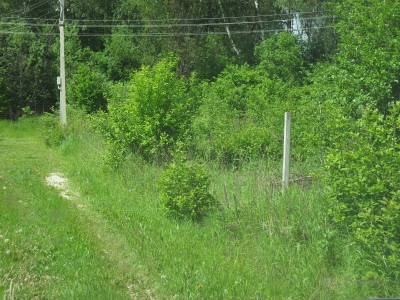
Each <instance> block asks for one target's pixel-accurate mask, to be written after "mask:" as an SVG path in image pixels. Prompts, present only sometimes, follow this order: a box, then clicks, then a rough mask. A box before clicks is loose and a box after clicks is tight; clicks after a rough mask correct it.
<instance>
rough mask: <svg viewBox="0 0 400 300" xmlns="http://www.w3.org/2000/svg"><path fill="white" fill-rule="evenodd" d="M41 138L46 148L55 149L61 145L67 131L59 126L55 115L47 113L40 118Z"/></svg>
mask: <svg viewBox="0 0 400 300" xmlns="http://www.w3.org/2000/svg"><path fill="white" fill-rule="evenodd" d="M42 126H43V138H44V141H45V143H46V145H47V146H49V147H57V146H60V145H61V144H62V142H63V141H64V140H65V138H66V135H67V129H66V128H63V127H62V126H61V124H60V120H59V118H57V116H56V115H55V114H50V113H47V114H45V115H43V117H42Z"/></svg>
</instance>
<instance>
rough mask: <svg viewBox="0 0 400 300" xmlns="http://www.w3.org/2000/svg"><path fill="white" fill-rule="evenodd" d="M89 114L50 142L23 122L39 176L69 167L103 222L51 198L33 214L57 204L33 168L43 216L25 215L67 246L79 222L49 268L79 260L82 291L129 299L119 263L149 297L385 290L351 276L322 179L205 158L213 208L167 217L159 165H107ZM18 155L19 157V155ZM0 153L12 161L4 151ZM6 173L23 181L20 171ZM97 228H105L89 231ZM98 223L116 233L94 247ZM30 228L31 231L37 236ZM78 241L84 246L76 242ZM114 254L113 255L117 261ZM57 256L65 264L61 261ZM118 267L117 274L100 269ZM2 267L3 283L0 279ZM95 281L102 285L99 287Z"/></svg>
mask: <svg viewBox="0 0 400 300" xmlns="http://www.w3.org/2000/svg"><path fill="white" fill-rule="evenodd" d="M84 119H85V118H84V117H82V116H79V117H77V118H75V119H72V122H71V125H70V126H71V127H70V131H69V134H68V136H67V138H66V139H65V140H64V141H63V142H62V144H61V146H59V147H57V148H53V149H48V148H45V147H44V146H43V144H41V141H40V138H39V137H38V134H37V132H38V131H40V130H41V128H42V127H41V126H40V125H39V122H37V121H34V122H31V123H29V124H30V125H29V126H28V127H30V128H31V130H32V132H35V134H32V135H29V136H31V137H32V138H33V139H34V140H35V144H34V145H33V146H32V147H33V148H32V149H31V150H32V151H33V152H34V149H37V150H38V151H36V152H35V153H36V154H35V155H37V156H38V158H39V159H40V162H41V163H39V165H41V164H43V162H46V161H47V162H48V164H45V166H46V167H44V166H43V165H42V167H40V170H41V171H40V174H37V176H39V177H43V176H44V175H45V173H46V172H50V171H62V172H64V173H65V174H66V176H67V177H69V178H70V179H71V182H72V185H73V188H74V189H75V190H76V191H78V192H79V193H80V201H81V203H83V204H84V205H85V206H86V207H87V210H88V211H90V212H91V213H90V214H88V215H89V216H90V215H96V216H97V218H98V219H99V220H101V222H100V221H99V222H92V225H91V226H87V224H85V215H84V216H81V217H80V219H79V220H80V221H79V222H77V223H74V222H73V221H72V220H71V218H73V216H74V215H79V213H78V212H77V211H74V208H73V207H71V206H69V205H68V204H57V205H58V206H57V207H56V208H51V213H50V212H49V213H46V211H47V210H45V211H44V212H43V213H40V211H41V209H43V206H44V207H46V205H45V203H49V204H48V205H49V207H53V206H54V205H55V204H54V203H57V200H56V199H55V198H56V197H57V196H56V195H55V194H54V192H51V191H50V192H49V191H48V190H46V188H45V187H43V186H41V185H40V182H39V181H40V180H39V179H34V180H33V179H32V178H31V177H29V176H28V177H27V178H31V179H30V180H33V181H31V182H30V184H31V185H32V186H33V188H32V189H31V188H29V189H25V193H26V195H27V196H26V197H27V198H29V197H30V196H29V195H30V193H32V194H33V195H35V199H37V200H35V201H36V202H32V206H33V209H34V212H35V214H37V215H38V216H37V217H35V218H33V219H29V218H27V219H26V220H25V221H24V222H27V223H30V222H31V223H33V224H35V225H34V226H38V227H40V228H42V230H43V231H44V232H45V233H44V236H45V237H44V239H45V240H46V239H47V240H53V239H55V240H60V241H61V243H68V241H67V240H64V239H66V236H67V235H66V233H64V230H67V229H66V227H68V226H70V224H75V225H73V227H72V228H71V229H70V230H68V231H66V232H70V231H72V232H73V233H72V236H74V234H77V235H78V236H79V237H80V239H81V240H82V241H80V242H77V241H75V240H74V241H73V242H70V243H71V245H72V249H75V250H69V251H70V252H68V251H67V250H65V251H67V252H65V253H63V254H62V256H60V255H61V254H60V253H58V252H55V254H54V255H55V257H54V260H55V261H56V267H55V268H56V271H55V272H56V273H57V274H60V273H63V272H66V274H67V275H68V274H69V272H72V270H73V269H74V268H77V269H78V270H80V272H82V274H83V278H84V279H83V280H84V281H83V285H82V288H83V287H86V288H88V286H89V285H88V284H86V283H85V282H86V281H85V280H93V282H92V285H90V286H89V287H90V288H88V289H87V290H88V291H93V293H94V294H93V295H97V297H96V298H100V297H99V295H103V296H104V297H105V298H107V297H108V296H110V297H112V298H123V297H125V296H126V294H124V292H123V289H124V287H125V283H124V281H123V280H125V277H124V276H121V274H120V273H121V272H120V271H121V269H126V270H127V272H133V276H136V278H135V279H136V281H137V282H139V283H141V284H142V285H145V286H147V288H148V295H155V296H156V297H157V298H161V299H171V298H175V299H358V298H363V297H368V296H374V295H383V294H386V295H388V294H390V293H391V291H384V290H383V288H382V286H380V285H376V284H370V283H365V282H359V281H356V280H355V278H356V276H355V273H354V271H353V268H354V261H353V257H354V255H355V253H354V252H353V249H352V246H351V244H346V243H345V242H343V243H342V244H340V243H339V244H338V245H342V246H341V248H339V247H334V246H335V245H331V242H330V240H329V236H330V233H331V231H332V228H331V226H330V224H329V220H328V218H327V207H328V200H327V199H326V196H325V188H324V186H323V185H322V183H321V182H320V181H319V180H318V176H315V181H314V183H313V184H311V185H308V186H301V185H298V184H294V185H292V186H291V187H290V188H289V190H287V192H285V193H282V192H281V189H280V185H279V178H280V176H279V174H280V163H279V162H261V161H254V162H251V163H249V164H247V165H245V166H243V167H242V168H240V169H233V170H229V169H222V168H220V167H219V166H216V165H213V164H211V163H209V164H207V167H208V169H209V172H210V174H211V179H212V192H213V194H214V195H215V197H216V198H217V199H218V201H219V207H218V208H217V209H216V210H215V211H214V212H212V213H211V214H210V215H209V216H208V217H206V218H205V219H204V220H203V221H202V222H201V223H193V222H190V221H179V220H174V219H170V218H167V217H166V216H165V215H164V213H163V209H162V207H161V203H160V200H159V195H158V191H157V179H158V177H159V174H160V172H161V171H162V167H160V166H157V165H151V164H147V163H145V162H143V161H142V160H140V159H139V158H137V157H135V156H133V155H132V156H131V157H128V158H127V160H126V161H125V163H124V164H123V165H122V167H121V168H120V169H118V170H113V169H110V168H109V167H108V166H107V165H105V164H103V163H102V157H103V156H104V155H105V154H106V145H105V144H104V142H103V140H102V138H101V137H100V136H98V135H97V134H95V133H94V132H93V131H92V130H91V129H90V126H89V125H88V122H87V120H84ZM25 122H28V121H23V122H22V123H20V124H18V125H15V128H13V129H12V130H8V131H7V132H6V133H5V134H4V135H7V136H9V137H15V136H18V135H20V133H21V131H22V130H23V128H25V127H26V123H25ZM36 147H37V148H36ZM22 152H23V151H21V152H18V154H17V155H16V157H23V156H24V153H22ZM2 155H3V158H7V157H9V156H8V155H11V154H4V153H3V154H2ZM49 155H50V156H49ZM48 157H50V159H49V158H48ZM17 165H18V166H19V167H18V168H19V169H31V168H32V161H31V160H26V161H25V162H24V163H21V165H20V163H19V162H17ZM35 167H37V165H35ZM7 168H11V165H10V164H8V165H6V166H5V167H4V166H3V168H2V169H1V170H2V172H3V173H2V174H4V173H5V172H8V171H7V170H6V169H7ZM55 169H57V170H55ZM313 170H315V166H314V165H313V164H298V165H296V164H295V165H294V166H293V172H294V174H296V176H301V175H308V174H310V173H312V172H313ZM0 175H1V174H0ZM7 176H8V175H7ZM13 178H14V181H15V182H18V180H19V179H18V178H16V177H13ZM24 178H26V177H24ZM24 180H25V179H24ZM36 186H40V188H39V189H40V192H36V189H37V187H36ZM1 203H3V205H2V206H0V207H1V208H2V215H4V214H5V215H9V216H11V215H12V214H13V213H14V214H16V215H17V217H15V218H18V220H19V219H21V215H23V214H25V212H24V213H19V212H18V211H16V212H12V211H11V210H10V209H6V210H5V207H7V206H6V205H5V204H4V202H1ZM49 209H50V208H49ZM54 210H56V211H60V214H61V216H62V218H61V220H66V221H65V223H63V222H64V221H61V224H59V223H60V222H57V223H56V224H57V225H56V226H57V227H56V228H54V226H53V224H52V222H53V221H54V218H52V217H50V215H49V214H55V212H54ZM26 213H29V211H26ZM52 220H53V221H52ZM10 222H11V223H10ZM10 222H8V221H3V220H2V221H0V224H1V225H2V226H3V230H4V226H5V227H7V228H8V227H10V226H17V225H11V224H12V223H14V224H17V223H16V222H17V221H10ZM18 222H19V221H18ZM87 222H88V221H87V220H86V223H87ZM39 224H40V225H39ZM98 224H102V225H101V227H99V228H94V227H95V226H97V225H98ZM24 226H27V227H28V226H29V225H28V224H25V225H24ZM10 228H13V227H10ZM32 228H36V227H32ZM82 228H85V229H84V230H83V229H82ZM12 230H14V228H13V229H12ZM12 230H11V231H12ZM32 230H33V231H34V229H32ZM82 230H83V232H85V234H83V235H82V234H81V233H80V232H81V231H82ZM103 230H104V231H108V232H109V234H108V236H112V237H114V241H113V239H109V238H108V239H106V240H104V239H103V241H102V243H100V245H99V241H98V239H97V238H96V237H95V235H101V233H102V231H103ZM75 232H76V233H75ZM31 234H32V236H33V237H36V233H34V232H32V233H31ZM91 234H92V236H91ZM100 239H101V238H100ZM96 240H97V242H96ZM121 241H123V243H124V250H125V252H126V250H127V251H128V252H129V253H128V254H129V256H130V258H132V257H133V258H134V261H132V259H126V256H127V255H128V254H127V253H119V251H120V250H121V247H119V246H118V245H119V244H121ZM0 243H1V241H0ZM113 243H115V244H116V245H114V246H113V245H112V244H113ZM107 244H109V245H107ZM74 245H87V246H85V247H86V248H82V247H77V248H73V247H74ZM90 247H92V248H90ZM61 248H62V249H63V247H61ZM101 248H106V249H108V251H114V252H115V253H113V254H112V255H111V257H112V260H111V261H110V259H109V258H108V259H107V256H106V257H105V256H104V255H102V252H101ZM90 249H91V250H90ZM110 249H111V250H110ZM85 253H86V254H85ZM81 254H82V255H81ZM109 257H110V255H109ZM119 259H120V263H119V264H115V260H119ZM6 261H7V264H8V265H7V266H8V267H6V269H7V268H11V266H12V265H13V263H14V262H13V261H12V260H6ZM62 262H64V263H65V264H67V262H69V263H70V264H71V265H70V266H69V265H68V264H67V265H66V266H63V265H62ZM113 263H114V268H117V267H116V265H118V268H119V269H120V270H119V271H118V270H116V271H115V272H109V271H108V270H106V268H107V267H110V264H111V265H113ZM121 265H122V267H124V268H121ZM111 269H112V268H111ZM111 269H110V270H111ZM39 270H40V269H39ZM137 270H140V272H137ZM90 271H93V276H92V275H91V272H90ZM1 272H2V271H1V270H0V274H1V275H2V276H3V279H1V277H0V282H2V283H4V282H5V280H4V274H2V273H1ZM32 272H33V273H35V272H36V270H32ZM67 275H65V277H67V278H69V280H67V281H66V282H65V283H64V284H63V285H61V286H60V287H59V289H60V291H58V293H59V294H49V295H67V293H68V290H67V286H71V285H73V281H72V279H73V278H75V277H74V276H73V273H71V276H69V275H68V276H67ZM60 276H61V275H60ZM61 278H63V277H62V276H61ZM85 284H86V285H85ZM94 285H96V286H97V285H101V286H103V287H104V288H103V289H100V288H99V289H98V290H96V288H95V287H94ZM3 286H5V284H4V285H3ZM53 288H54V287H53ZM38 289H39V290H41V289H45V287H40V286H38ZM54 289H55V288H54ZM74 291H75V290H74V289H72V291H71V293H72V292H74ZM81 291H82V290H81ZM46 295H47V294H46ZM71 295H72V296H75V294H71ZM76 295H78V292H77V294H76ZM107 295H108V296H107ZM88 297H89V296H88ZM143 297H144V296H143ZM149 297H150V296H149ZM89 298H90V297H89Z"/></svg>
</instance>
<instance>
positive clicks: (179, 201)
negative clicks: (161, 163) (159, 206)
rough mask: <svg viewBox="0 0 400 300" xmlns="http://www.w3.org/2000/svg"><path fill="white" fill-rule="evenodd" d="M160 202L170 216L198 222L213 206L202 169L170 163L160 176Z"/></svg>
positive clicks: (185, 163) (193, 165)
mask: <svg viewBox="0 0 400 300" xmlns="http://www.w3.org/2000/svg"><path fill="white" fill-rule="evenodd" d="M159 186H160V191H161V200H162V202H163V204H164V207H165V209H166V211H167V214H168V215H170V216H175V217H178V218H189V219H192V220H199V219H201V218H202V217H204V216H205V215H206V214H207V213H208V212H209V211H210V209H211V208H212V207H213V206H214V205H215V199H214V197H213V196H212V195H211V194H210V192H209V186H210V180H209V176H208V175H207V173H206V171H205V170H204V168H202V167H201V166H199V165H196V164H191V163H188V162H178V163H172V164H171V165H170V166H169V167H168V168H167V169H166V170H165V171H164V173H163V174H162V175H161V178H160V182H159Z"/></svg>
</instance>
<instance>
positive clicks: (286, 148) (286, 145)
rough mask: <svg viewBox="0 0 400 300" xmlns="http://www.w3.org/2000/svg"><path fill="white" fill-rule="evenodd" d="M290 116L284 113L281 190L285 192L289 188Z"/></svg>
mask: <svg viewBox="0 0 400 300" xmlns="http://www.w3.org/2000/svg"><path fill="white" fill-rule="evenodd" d="M290 123H291V115H290V113H289V112H286V113H285V128H284V138H283V168H282V188H283V189H284V190H285V189H287V188H288V187H289V164H290V126H291V124H290Z"/></svg>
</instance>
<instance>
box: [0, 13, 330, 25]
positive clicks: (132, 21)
mask: <svg viewBox="0 0 400 300" xmlns="http://www.w3.org/2000/svg"><path fill="white" fill-rule="evenodd" d="M326 12H327V11H315V12H294V13H286V14H266V15H249V16H232V17H228V16H226V17H224V18H223V17H213V18H174V19H169V18H166V19H143V20H134V19H112V20H110V19H68V18H66V19H65V21H70V22H75V23H85V22H119V23H124V24H126V23H144V22H172V21H174V22H179V21H207V20H211V21H212V20H230V19H236V20H237V19H248V18H257V19H258V18H263V17H281V16H295V15H296V14H299V15H304V14H321V13H326ZM1 19H19V20H38V21H40V20H42V21H56V20H58V19H56V18H54V19H42V18H24V17H12V16H0V20H1Z"/></svg>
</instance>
